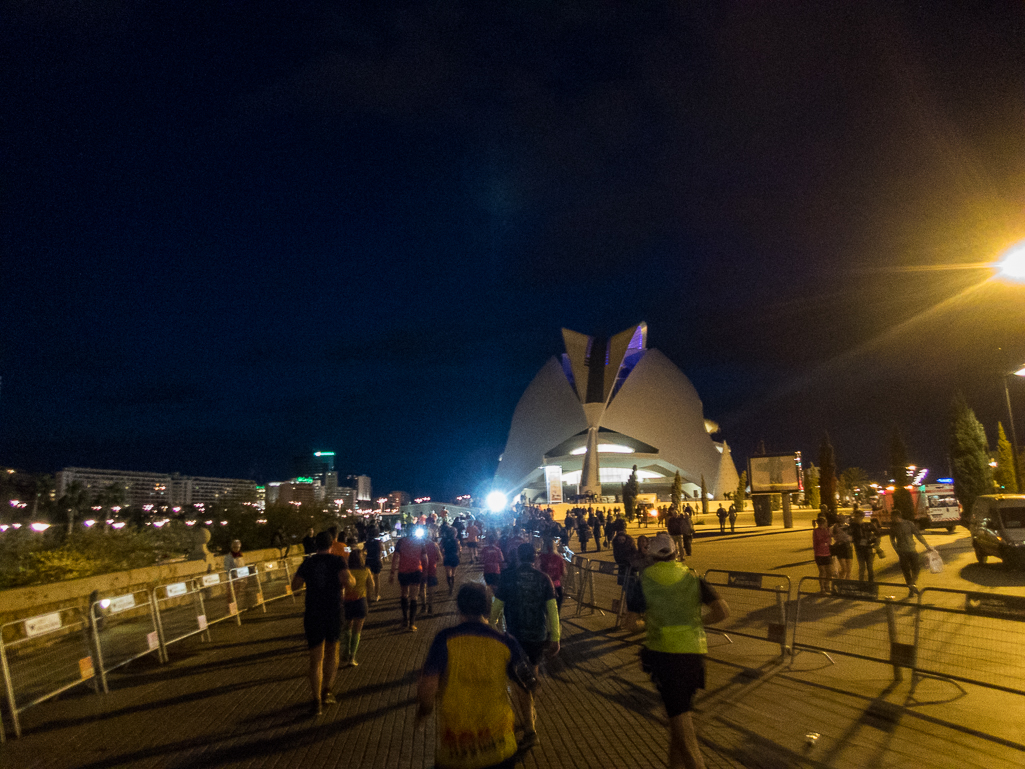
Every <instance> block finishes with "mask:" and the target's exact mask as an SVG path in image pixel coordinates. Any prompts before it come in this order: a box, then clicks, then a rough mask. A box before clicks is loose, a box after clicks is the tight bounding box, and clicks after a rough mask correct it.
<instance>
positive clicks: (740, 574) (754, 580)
mask: <svg viewBox="0 0 1025 769" xmlns="http://www.w3.org/2000/svg"><path fill="white" fill-rule="evenodd" d="M704 578H705V580H706V581H707V582H708V584H709V585H711V586H712V587H714V588H715V590H716V592H717V593H719V595H720V597H721V598H723V600H725V601H726V604H727V605H728V606H729V607H730V616H729V617H727V618H726V619H725V620H723V622H721V623H719V624H718V625H706V626H705V627H706V628H707V629H709V630H714V631H716V632H718V633H721V634H722V635H723V636H725V637H726V639H727V640H730V635H731V634H732V635H737V636H745V637H747V638H757V639H759V640H762V641H769V642H770V643H773V644H777V645H778V646H779V653H780V657H783V656H785V655H786V649H787V604H788V603H789V602H790V577H788V576H786V575H784V574H764V573H760V572H750V571H724V570H722V569H709V570H708V571H706V572H705V574H704ZM731 643H732V641H731Z"/></svg>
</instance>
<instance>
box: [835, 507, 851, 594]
mask: <svg viewBox="0 0 1025 769" xmlns="http://www.w3.org/2000/svg"><path fill="white" fill-rule="evenodd" d="M830 533H831V534H832V535H833V555H834V556H836V561H837V572H836V576H837V579H850V578H851V560H852V559H853V557H854V552H853V550H854V548H853V539H852V538H851V527H850V525H849V524H848V518H847V516H846V515H843V514H840V515H838V516H837V520H836V523H834V524H833V528H832V529H831V530H830Z"/></svg>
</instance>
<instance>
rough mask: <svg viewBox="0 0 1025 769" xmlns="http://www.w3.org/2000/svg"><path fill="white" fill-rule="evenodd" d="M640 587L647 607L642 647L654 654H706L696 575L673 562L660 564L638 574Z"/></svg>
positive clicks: (699, 588) (706, 643) (655, 564)
mask: <svg viewBox="0 0 1025 769" xmlns="http://www.w3.org/2000/svg"><path fill="white" fill-rule="evenodd" d="M641 587H642V588H643V590H644V602H645V604H646V606H647V609H646V610H645V614H644V621H645V624H646V627H647V632H648V637H647V640H646V641H645V642H644V645H645V646H646V647H647V648H649V649H651V650H652V651H657V652H669V653H671V654H707V653H708V641H707V638H706V637H705V628H704V625H702V623H701V585H700V582H699V580H698V575H697V574H695V573H694V572H693V571H692V570H691V569H689V568H688V567H686V566H684V565H683V564H681V563H678V562H676V561H662V562H659V563H654V564H652V565H651V566H649V567H648V568H646V569H645V570H644V571H643V572H642V573H641Z"/></svg>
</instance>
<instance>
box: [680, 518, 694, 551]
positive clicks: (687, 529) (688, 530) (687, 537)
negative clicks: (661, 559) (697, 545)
mask: <svg viewBox="0 0 1025 769" xmlns="http://www.w3.org/2000/svg"><path fill="white" fill-rule="evenodd" d="M689 509H690V508H688V509H687V510H684V512H683V515H681V516H680V531H681V533H682V534H683V550H684V552H685V553H686V554H687V555H690V549H691V545H692V543H693V542H694V519H693V518H691V515H690V513H689V512H688V510H689ZM680 560H681V561H682V560H683V555H682V554H681V555H680Z"/></svg>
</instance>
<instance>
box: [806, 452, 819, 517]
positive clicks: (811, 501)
mask: <svg viewBox="0 0 1025 769" xmlns="http://www.w3.org/2000/svg"><path fill="white" fill-rule="evenodd" d="M804 500H805V504H807V505H808V507H810V508H811V509H812V510H814V511H815V514H816V515H818V511H819V506H820V505H821V504H822V495H821V494H819V469H818V468H817V467H815V465H813V464H811V465H808V467H806V468H805V470H804Z"/></svg>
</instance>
